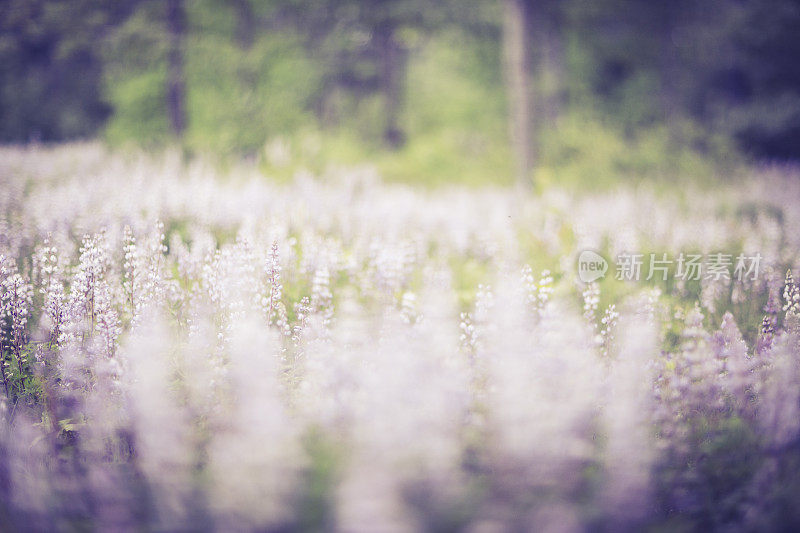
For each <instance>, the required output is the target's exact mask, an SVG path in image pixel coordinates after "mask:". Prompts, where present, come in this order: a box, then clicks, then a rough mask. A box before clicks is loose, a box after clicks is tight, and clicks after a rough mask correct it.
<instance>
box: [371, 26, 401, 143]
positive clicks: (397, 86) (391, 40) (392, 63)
mask: <svg viewBox="0 0 800 533" xmlns="http://www.w3.org/2000/svg"><path fill="white" fill-rule="evenodd" d="M377 33H378V35H377V38H378V39H379V49H380V54H381V57H380V62H381V74H380V75H381V91H382V92H383V96H384V100H385V105H386V123H385V125H384V130H383V140H384V142H385V143H386V144H387V145H388V146H389V147H391V148H399V147H400V146H402V145H403V143H404V142H405V134H404V133H403V130H402V129H401V128H400V124H399V122H400V110H401V106H402V99H403V83H404V81H405V76H406V51H405V50H404V49H403V47H402V46H401V45H400V43H398V42H397V38H396V35H395V26H394V23H392V22H387V23H385V24H383V25H382V26H381V27H380V29H379V31H378V32H377Z"/></svg>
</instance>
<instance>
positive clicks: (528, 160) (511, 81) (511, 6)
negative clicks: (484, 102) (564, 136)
mask: <svg viewBox="0 0 800 533" xmlns="http://www.w3.org/2000/svg"><path fill="white" fill-rule="evenodd" d="M531 18H532V17H531V6H530V5H529V4H528V2H527V1H526V0H505V21H504V24H503V28H504V29H503V31H504V41H505V43H504V44H505V56H506V57H505V67H506V85H507V87H508V103H509V130H510V131H509V134H510V137H511V143H512V145H513V148H514V159H515V163H516V174H517V182H518V183H519V184H520V185H522V186H524V187H530V185H531V182H530V171H531V169H532V168H533V162H534V159H535V152H534V147H533V138H532V128H531V119H532V116H531V94H530V92H531V87H530V85H531V84H530V77H531V65H530V27H531Z"/></svg>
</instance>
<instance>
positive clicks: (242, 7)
mask: <svg viewBox="0 0 800 533" xmlns="http://www.w3.org/2000/svg"><path fill="white" fill-rule="evenodd" d="M233 5H234V9H235V10H236V41H237V42H238V43H239V47H240V48H241V49H242V50H249V49H250V48H251V47H252V46H253V41H255V34H256V19H255V13H253V6H252V5H251V4H250V0H235V1H234V2H233Z"/></svg>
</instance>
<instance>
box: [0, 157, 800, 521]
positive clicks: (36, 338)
mask: <svg viewBox="0 0 800 533" xmlns="http://www.w3.org/2000/svg"><path fill="white" fill-rule="evenodd" d="M0 206H1V207H2V214H0V292H1V294H2V300H1V302H2V308H1V309H2V312H1V313H0V317H1V320H2V331H1V332H2V338H1V340H0V342H1V343H2V344H1V345H0V347H2V385H0V409H2V418H3V420H2V422H0V530H2V531H95V530H96V531H133V530H136V531H151V530H152V531H188V530H192V531H195V530H196V531H202V530H218V531H469V532H472V531H474V532H483V531H585V530H592V531H621V530H650V531H708V530H718V531H719V530H725V531H755V530H758V531H789V530H793V529H795V530H796V529H797V528H798V527H800V506H798V505H797V504H798V495H800V288H799V287H798V284H797V283H796V282H795V281H793V278H792V276H791V274H787V272H788V271H789V270H790V269H792V270H794V269H795V268H796V267H797V266H799V265H798V260H799V259H800V232H798V228H800V180H798V176H797V175H791V172H789V171H787V170H786V169H770V168H764V169H756V170H753V171H752V172H751V175H750V176H748V179H747V180H746V181H741V182H737V183H730V184H727V185H720V186H719V187H717V188H715V189H714V190H713V191H709V190H700V189H697V190H693V189H692V188H691V187H688V188H684V189H683V190H681V191H678V190H674V191H672V192H669V193H667V192H663V191H662V192H656V191H655V190H653V189H649V188H647V187H645V186H638V187H633V186H628V187H624V186H621V187H620V188H618V189H615V190H613V191H609V192H605V193H598V192H595V193H591V194H589V193H586V194H581V193H580V192H567V191H564V190H560V189H558V188H550V189H548V190H546V191H544V192H542V193H540V194H536V195H534V194H533V193H530V194H521V193H520V192H519V191H515V190H511V189H501V188H486V189H464V188H450V189H448V188H441V189H436V190H419V189H414V188H410V187H406V186H403V185H396V184H386V183H382V182H381V181H380V180H379V179H378V178H377V177H376V176H375V175H374V173H373V172H372V171H371V170H369V169H367V168H353V169H331V170H329V171H327V172H326V173H324V174H323V175H320V176H314V175H305V174H303V173H298V175H297V176H296V177H295V178H294V180H292V181H291V182H290V183H285V182H277V181H271V180H270V179H269V178H268V177H265V176H262V175H260V174H259V173H258V172H257V171H256V170H254V169H252V168H249V167H241V168H232V169H228V170H226V171H220V170H219V169H218V168H215V167H213V166H211V165H208V164H205V163H203V162H201V161H194V162H189V163H185V162H182V161H181V159H180V158H179V157H178V156H171V155H169V154H167V155H163V156H152V155H151V156H146V155H133V154H109V153H108V152H106V151H105V149H104V148H102V147H101V146H99V145H94V144H87V145H72V146H64V147H59V148H2V149H0ZM584 250H593V251H595V252H598V253H599V254H600V255H601V256H602V257H604V258H606V259H608V260H609V261H610V263H611V265H610V266H609V269H608V272H607V274H606V276H605V277H601V278H599V279H597V280H595V281H591V282H589V283H584V282H582V281H580V279H579V276H578V262H577V261H578V256H579V254H580V252H582V251H584ZM636 254H641V257H642V259H643V264H642V267H641V275H640V276H639V275H637V276H635V277H634V276H632V275H627V274H631V272H627V273H626V272H622V269H621V268H620V265H617V264H615V263H616V258H622V257H631V256H635V255H636ZM650 254H655V255H654V256H655V257H658V258H662V259H663V258H664V257H667V258H669V261H670V262H669V263H667V262H665V263H664V264H665V265H667V266H666V267H665V270H664V271H663V272H662V273H663V276H662V275H661V274H662V273H659V274H658V275H649V274H653V272H649V271H650V270H651V264H650V262H649V260H650V258H651V256H650ZM681 254H685V255H686V256H687V257H688V256H689V255H691V254H694V256H695V257H697V256H702V257H703V258H706V259H707V258H709V257H712V258H713V257H716V263H717V265H716V266H717V268H716V270H714V269H713V265H712V264H711V262H709V261H706V262H705V263H702V264H701V266H705V267H706V270H705V271H702V269H701V270H700V271H699V272H697V274H698V275H697V276H696V279H695V278H691V277H687V276H685V275H683V276H682V275H681V274H685V272H683V273H682V272H681V271H680V270H681V269H682V268H684V269H685V267H686V265H685V264H684V263H683V262H681V261H678V260H677V258H679V257H682V256H681ZM715 254H716V255H715ZM737 257H740V258H741V257H747V258H749V259H750V261H749V263H748V268H747V271H746V272H744V273H745V274H746V275H742V274H743V271H742V270H740V269H737V268H736V267H737V266H738V262H737ZM754 257H758V262H757V263H755V262H754V261H753V260H752V258H754ZM723 258H724V260H722V259H723ZM754 263H755V264H754ZM720 264H722V265H724V266H726V267H729V268H726V269H723V270H725V272H722V270H720V268H719V266H720ZM753 267H755V268H753ZM618 270H619V272H618ZM725 273H727V274H728V275H724V274H725ZM617 274H620V275H617ZM618 278H620V279H618ZM647 278H650V279H647Z"/></svg>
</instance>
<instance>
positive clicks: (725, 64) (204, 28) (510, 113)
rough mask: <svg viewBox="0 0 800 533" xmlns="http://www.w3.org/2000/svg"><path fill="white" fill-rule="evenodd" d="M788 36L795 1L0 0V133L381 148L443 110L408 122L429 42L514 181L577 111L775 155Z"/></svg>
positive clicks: (21, 137)
mask: <svg viewBox="0 0 800 533" xmlns="http://www.w3.org/2000/svg"><path fill="white" fill-rule="evenodd" d="M798 30H800V3H798V2H797V1H795V0H760V1H756V0H704V1H699V2H698V1H689V0H674V1H670V2H653V1H648V0H564V1H557V0H463V1H458V0H438V1H437V0H372V1H365V0H235V1H229V2H223V1H222V0H193V1H189V0H122V1H119V2H105V1H103V0H4V1H3V2H0V141H2V142H26V141H29V140H41V141H61V140H65V139H72V138H81V137H89V136H94V135H98V134H101V133H102V134H104V135H107V136H110V137H112V138H130V139H132V140H137V141H140V142H144V143H148V142H156V143H158V142H162V141H164V140H167V139H170V138H175V139H179V140H182V141H183V142H189V143H190V144H192V145H196V146H199V147H209V146H213V145H215V144H224V145H225V146H227V147H232V148H236V149H241V150H243V151H247V150H253V149H257V148H259V147H260V146H263V143H264V142H265V140H266V139H268V138H270V137H271V136H274V135H277V134H281V133H284V132H287V131H292V130H294V129H297V128H300V127H304V126H307V125H309V124H311V125H314V126H316V127H320V128H322V129H331V128H337V127H346V128H350V129H353V130H356V131H358V132H360V133H361V135H362V137H364V138H366V139H368V140H371V141H375V140H377V139H379V140H380V144H382V145H383V146H384V147H385V148H387V149H391V150H396V149H400V148H402V147H403V146H404V145H405V144H406V143H407V142H408V141H409V139H410V137H412V136H415V135H419V133H420V132H421V131H424V129H425V128H426V127H428V126H430V123H432V122H435V120H434V118H431V117H432V116H433V115H434V114H435V112H436V109H435V108H437V107H444V106H442V105H431V106H430V107H431V108H433V110H432V111H430V112H429V113H428V115H425V116H424V117H421V116H420V113H419V110H418V106H416V104H414V102H418V101H420V99H421V98H424V95H423V96H415V97H414V98H416V100H414V102H411V103H410V102H409V98H410V93H413V91H415V90H418V86H419V85H420V83H418V80H417V81H415V80H414V79H412V78H411V77H410V74H409V72H410V71H411V72H412V74H413V72H415V71H414V65H417V64H419V58H420V57H422V56H423V55H424V54H426V53H427V52H426V51H427V50H430V49H431V48H432V47H436V46H438V47H439V49H440V55H441V56H445V55H447V54H448V53H450V55H451V56H453V54H459V53H460V54H466V55H469V58H470V59H469V62H468V63H469V65H470V68H469V69H467V70H465V71H464V72H462V78H459V79H455V80H453V82H452V84H451V86H449V87H447V88H445V89H440V90H446V91H448V92H450V91H451V92H452V96H453V98H452V100H453V101H454V102H456V101H461V100H460V96H461V93H460V91H462V86H465V85H466V84H470V83H471V84H475V83H478V81H479V82H480V84H482V85H481V86H482V87H484V88H485V89H486V95H488V96H486V97H485V98H483V100H485V101H486V106H487V108H489V107H492V106H493V105H495V104H497V102H501V103H502V107H503V109H504V112H505V118H504V119H503V120H504V121H505V122H506V127H505V132H504V133H505V135H507V138H508V139H509V140H510V141H511V145H512V146H513V147H514V150H513V152H514V154H515V157H514V161H515V164H516V170H517V173H518V174H519V175H522V176H526V175H528V174H529V172H530V169H531V168H532V167H533V166H534V165H535V164H536V161H537V157H538V154H539V148H540V145H541V144H542V139H543V138H545V137H546V136H547V135H548V131H551V130H552V128H553V127H554V124H556V123H557V121H558V120H559V117H561V116H564V115H565V114H568V113H570V112H572V111H574V110H576V109H589V110H593V112H597V113H599V114H601V115H602V117H603V120H604V121H607V122H609V123H613V124H614V125H615V127H617V128H618V129H619V131H621V132H623V135H635V132H636V131H638V130H640V129H642V128H651V127H660V128H664V129H665V130H666V131H667V132H668V133H667V135H668V137H669V142H670V143H674V144H676V145H685V144H692V145H693V146H695V147H697V148H698V149H699V150H703V149H705V144H707V143H708V142H709V141H708V139H709V138H711V137H712V136H715V135H720V136H724V137H725V138H726V139H730V140H731V141H732V142H734V143H736V144H737V145H738V147H739V148H741V149H743V150H744V151H746V152H749V153H751V154H753V155H755V156H759V157H768V158H779V159H792V158H797V157H798V156H799V155H800V142H798V141H800V62H798V61H797V60H796V58H797V57H800V40H799V39H797V38H796V36H797V35H798V34H800V32H798ZM447 47H451V48H453V47H455V48H456V50H449V51H448V50H446V49H447ZM442 49H443V50H442ZM418 75H420V76H421V75H422V74H418ZM427 75H428V76H429V77H430V76H437V75H438V73H437V69H436V67H431V69H430V70H429V71H428V73H427ZM476 80H478V81H476ZM495 95H497V96H496V97H495ZM495 98H496V99H497V102H496V101H495ZM463 100H464V102H465V104H464V105H472V106H473V107H475V106H476V104H475V102H479V101H480V100H481V99H480V98H477V99H473V100H469V99H468V98H466V97H464V98H463ZM423 101H424V100H423ZM412 104H414V105H412ZM453 105H455V103H454V104H453ZM495 107H497V106H495ZM493 109H494V108H493ZM459 117H461V118H459ZM470 117H471V115H470V113H467V112H463V113H460V112H456V111H453V115H452V116H448V120H456V121H457V120H463V121H464V123H465V126H468V125H469V122H470ZM472 122H474V116H472ZM426 125H427V126H426ZM473 125H474V126H476V127H478V128H479V127H481V125H480V124H473Z"/></svg>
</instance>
